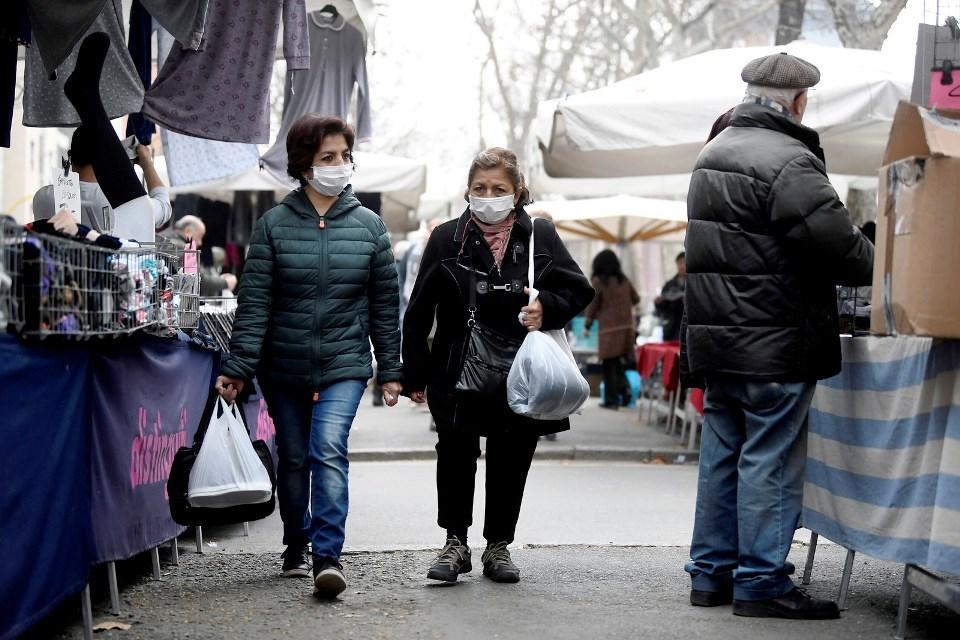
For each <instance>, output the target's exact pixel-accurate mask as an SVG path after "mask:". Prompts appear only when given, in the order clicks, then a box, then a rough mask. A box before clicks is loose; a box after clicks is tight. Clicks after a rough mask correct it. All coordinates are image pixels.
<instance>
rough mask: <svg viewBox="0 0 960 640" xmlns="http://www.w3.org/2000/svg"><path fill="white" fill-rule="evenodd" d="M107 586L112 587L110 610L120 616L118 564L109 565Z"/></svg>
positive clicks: (110, 563)
mask: <svg viewBox="0 0 960 640" xmlns="http://www.w3.org/2000/svg"><path fill="white" fill-rule="evenodd" d="M107 584H108V585H109V586H110V609H111V610H112V611H113V615H115V616H118V615H120V588H119V587H118V586H117V563H116V562H108V563H107Z"/></svg>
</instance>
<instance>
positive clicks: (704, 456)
mask: <svg viewBox="0 0 960 640" xmlns="http://www.w3.org/2000/svg"><path fill="white" fill-rule="evenodd" d="M742 78H743V80H744V81H745V82H746V83H747V95H746V98H745V99H744V101H743V103H742V104H741V105H739V106H738V107H737V108H736V110H735V111H734V113H733V117H732V120H731V123H730V127H729V128H727V129H726V130H725V131H724V132H723V133H721V134H720V135H719V136H717V137H716V138H715V139H714V140H713V141H712V142H710V143H709V144H707V146H706V147H704V149H703V151H702V152H701V154H700V157H699V159H698V160H697V165H696V168H695V170H694V172H693V176H692V179H691V182H690V190H689V195H688V200H687V203H688V204H687V210H688V214H689V219H690V225H689V228H688V232H687V242H686V250H687V267H688V275H687V290H686V310H687V330H686V334H685V335H684V336H682V337H683V339H684V340H685V342H686V345H685V346H686V350H687V356H688V363H687V364H689V368H690V373H691V374H692V375H694V376H698V377H701V378H703V379H705V380H706V406H705V416H706V418H705V421H704V428H703V438H702V443H701V454H700V481H699V490H698V494H697V511H696V524H695V527H694V534H693V542H692V544H691V548H690V556H691V560H690V562H689V563H688V564H687V567H686V569H687V571H688V572H689V573H690V575H691V578H692V591H691V594H690V601H691V603H692V604H694V605H700V606H716V605H723V604H729V603H730V602H731V601H732V602H733V613H734V614H737V615H744V616H765V617H766V616H769V617H783V618H794V619H825V618H836V617H838V616H839V611H838V610H837V606H836V604H835V603H833V602H829V601H825V600H816V599H813V598H811V597H810V596H808V595H807V594H806V593H804V592H803V591H800V590H798V589H797V588H796V587H795V586H794V584H793V582H792V581H791V579H790V578H789V575H790V574H791V573H792V572H793V566H792V565H791V564H790V563H789V562H787V561H786V558H787V553H788V552H789V550H790V544H791V541H792V540H793V534H794V530H795V529H796V526H797V522H798V519H799V516H800V509H801V501H802V490H803V469H804V460H805V443H806V417H807V411H808V409H809V407H810V402H811V399H812V396H813V391H814V386H815V384H816V381H817V380H819V379H822V378H827V377H830V376H832V375H834V374H836V373H837V372H839V370H840V343H839V337H838V334H839V331H838V323H837V307H836V290H835V286H836V285H837V284H848V285H862V284H867V283H869V282H870V278H871V272H872V265H873V245H872V244H871V243H870V242H869V241H868V240H867V239H866V238H864V237H863V236H862V235H861V234H860V233H859V232H858V231H857V229H856V228H855V227H854V226H853V225H852V224H851V222H850V218H849V215H848V213H847V211H846V209H845V208H844V206H843V204H842V203H841V202H840V199H839V197H838V196H837V194H836V192H835V191H834V189H833V187H832V186H831V185H830V182H829V180H828V179H827V173H826V168H825V165H824V156H823V151H822V149H821V148H820V144H819V137H818V135H817V133H816V132H815V131H814V130H813V129H810V128H808V127H805V126H803V125H802V124H800V121H801V119H802V118H803V114H804V110H805V109H806V105H807V89H808V88H810V87H812V86H813V85H815V84H816V83H817V82H818V81H819V79H820V72H819V70H818V69H817V68H816V67H814V66H813V65H812V64H810V63H808V62H806V61H804V60H801V59H800V58H796V57H793V56H790V55H787V54H776V55H771V56H766V57H764V58H759V59H757V60H754V61H752V62H750V63H749V64H748V65H747V66H746V67H744V69H743V73H742Z"/></svg>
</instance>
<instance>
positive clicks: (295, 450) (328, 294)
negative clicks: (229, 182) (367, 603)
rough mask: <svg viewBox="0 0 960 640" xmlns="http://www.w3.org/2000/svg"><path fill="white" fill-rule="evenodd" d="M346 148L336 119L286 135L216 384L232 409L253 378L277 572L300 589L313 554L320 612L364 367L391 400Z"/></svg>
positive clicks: (335, 583) (392, 351) (385, 264)
mask: <svg viewBox="0 0 960 640" xmlns="http://www.w3.org/2000/svg"><path fill="white" fill-rule="evenodd" d="M354 140H355V135H354V132H353V129H352V128H351V127H350V126H349V125H347V123H346V122H344V121H343V120H341V119H340V118H334V117H324V116H321V115H318V114H308V115H305V116H303V117H301V118H300V119H298V120H297V121H296V122H294V123H293V125H292V126H291V128H290V132H289V133H288V134H287V173H288V174H289V175H290V177H292V178H293V179H294V180H297V181H299V182H300V185H301V186H300V187H299V188H298V189H296V190H294V191H292V192H291V193H290V194H289V195H288V196H287V197H286V198H284V199H283V202H282V203H281V204H280V205H278V206H277V207H274V208H273V209H271V210H270V211H268V212H267V213H265V214H264V215H263V217H262V218H260V220H258V221H257V224H256V227H255V229H254V232H253V236H252V238H251V241H250V250H249V253H248V255H247V262H246V265H245V266H244V270H243V275H242V277H241V279H240V286H239V298H238V306H237V312H236V320H235V321H234V325H233V336H232V338H231V340H230V354H229V355H228V356H226V358H225V360H224V363H223V366H222V368H221V371H220V377H219V378H217V383H216V389H217V391H218V392H219V393H220V394H221V395H222V396H223V397H224V398H226V399H227V400H228V401H230V402H232V401H233V400H234V399H235V398H236V397H237V394H238V393H239V392H240V391H242V390H243V389H244V388H245V387H248V386H249V385H250V384H251V380H252V379H253V377H254V376H256V377H257V381H258V382H259V384H260V387H261V390H262V391H263V396H264V399H265V400H266V402H267V407H268V409H269V412H270V416H271V417H272V418H273V421H274V423H275V424H276V429H277V435H276V442H277V456H278V457H279V465H278V468H277V497H278V499H279V502H280V517H281V519H282V520H283V544H285V545H286V550H285V551H284V552H283V554H282V556H281V557H282V559H283V564H282V569H281V570H282V572H283V575H285V576H288V577H308V576H309V575H310V571H311V567H310V562H309V561H308V552H312V555H313V568H312V571H313V578H314V580H313V584H314V595H315V596H316V597H318V598H323V599H330V598H335V597H336V596H337V595H339V594H340V593H341V592H342V591H343V590H344V589H345V588H346V586H347V583H346V579H345V577H344V574H343V566H342V564H341V563H340V556H341V552H342V550H343V542H344V535H345V526H346V520H347V510H348V501H349V500H348V498H349V491H348V486H347V475H348V469H349V462H348V458H347V438H348V436H349V434H350V427H351V426H352V424H353V420H354V418H355V417H356V413H357V407H358V406H359V404H360V399H361V397H362V395H363V392H364V390H365V389H366V387H367V381H368V380H369V379H370V377H371V375H372V373H373V371H372V360H373V357H374V356H375V357H376V361H377V381H378V382H379V383H380V385H381V386H382V388H383V396H384V401H385V402H386V404H387V405H389V406H394V405H395V404H396V403H397V400H398V398H399V396H400V391H401V385H400V378H401V367H400V325H399V309H400V295H399V285H398V282H397V268H396V266H395V264H394V256H393V251H392V249H391V247H390V233H389V231H387V228H386V226H385V225H384V223H383V220H381V219H380V217H379V216H378V215H377V214H375V213H374V212H372V211H370V210H369V209H365V208H364V207H362V206H361V205H360V202H359V200H357V198H356V196H355V195H354V193H353V188H352V187H351V186H350V178H351V176H352V175H353V145H354ZM371 343H372V345H373V356H372V355H371V350H370V345H371Z"/></svg>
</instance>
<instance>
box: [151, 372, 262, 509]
mask: <svg viewBox="0 0 960 640" xmlns="http://www.w3.org/2000/svg"><path fill="white" fill-rule="evenodd" d="M216 409H217V392H216V391H214V390H213V389H211V390H210V395H209V396H208V397H207V406H206V407H205V408H204V410H203V415H202V416H201V417H200V426H199V427H198V428H197V434H196V435H195V436H194V437H193V444H192V445H191V446H189V447H180V449H179V450H177V453H176V455H175V456H174V457H173V465H172V466H171V467H170V477H169V478H168V479H167V495H168V496H169V499H170V516H171V517H172V518H173V521H174V522H176V523H178V524H182V525H185V526H219V525H225V524H237V523H240V522H253V521H255V520H263V519H264V518H266V517H268V516H269V515H270V514H272V513H273V510H274V509H275V508H276V502H277V474H276V472H275V471H274V468H273V455H271V453H270V447H268V446H267V443H266V442H264V441H263V440H254V441H253V449H254V451H256V452H257V457H259V458H260V462H262V463H263V466H264V467H266V469H267V473H268V474H269V475H270V484H271V486H272V487H273V493H272V495H271V496H270V499H269V500H268V501H266V502H260V503H256V504H240V505H236V506H234V507H223V508H219V509H218V508H214V507H194V506H193V505H191V504H190V499H189V498H188V497H187V488H188V486H189V484H190V471H191V470H192V469H193V465H194V463H196V461H197V454H199V453H200V445H202V444H203V437H204V436H205V435H206V433H207V424H208V423H209V422H210V418H211V416H212V415H213V412H214V411H216ZM237 413H238V414H239V415H240V419H241V420H242V421H243V424H244V426H247V418H246V416H245V415H244V413H243V411H238V412H237ZM247 429H248V431H249V427H247Z"/></svg>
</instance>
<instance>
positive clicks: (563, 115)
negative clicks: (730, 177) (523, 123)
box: [535, 42, 912, 193]
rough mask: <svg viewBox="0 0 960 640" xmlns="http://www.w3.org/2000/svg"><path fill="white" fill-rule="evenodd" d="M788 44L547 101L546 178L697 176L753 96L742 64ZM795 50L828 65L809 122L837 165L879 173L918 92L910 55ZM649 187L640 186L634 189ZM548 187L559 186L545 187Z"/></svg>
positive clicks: (678, 65)
mask: <svg viewBox="0 0 960 640" xmlns="http://www.w3.org/2000/svg"><path fill="white" fill-rule="evenodd" d="M781 50H783V47H746V48H740V49H718V50H714V51H709V52H706V53H703V54H699V55H695V56H691V57H689V58H684V59H682V60H678V61H676V62H672V63H669V64H666V65H664V66H662V67H659V68H657V69H653V70H651V71H647V72H645V73H642V74H640V75H637V76H634V77H632V78H627V79H626V80H623V81H621V82H617V83H615V84H612V85H610V86H608V87H604V88H602V89H598V90H596V91H590V92H587V93H582V94H578V95H573V96H569V97H567V98H564V99H562V100H553V101H548V102H544V103H541V105H540V107H539V111H538V116H537V120H536V122H535V128H536V130H537V132H538V134H537V137H538V140H537V144H538V147H539V151H540V153H541V154H542V171H543V173H544V175H545V176H546V177H548V178H554V179H557V178H560V179H562V178H589V179H601V180H603V181H609V180H611V179H615V178H626V177H630V178H634V177H643V176H667V175H683V174H687V175H689V173H690V172H691V171H692V169H693V166H694V163H695V161H696V158H697V154H698V153H699V152H700V149H701V148H702V147H703V144H704V141H705V139H706V137H707V134H708V132H709V131H710V126H711V125H712V124H713V122H714V120H715V119H716V118H717V117H718V116H719V115H720V114H721V113H723V112H725V111H726V110H728V109H730V108H731V107H733V106H736V105H737V104H739V103H740V102H741V100H742V99H743V94H744V89H745V85H744V84H743V82H742V81H741V80H740V70H741V69H742V68H743V66H744V65H745V64H746V63H747V62H749V61H750V60H752V59H754V58H758V57H760V56H764V55H768V54H771V53H775V52H778V51H781ZM786 50H787V51H788V52H790V53H792V54H794V55H797V56H800V57H801V58H804V59H806V60H809V61H810V62H812V63H813V64H815V65H817V66H818V67H819V68H820V70H821V73H822V81H821V82H820V84H819V85H817V87H816V88H815V90H814V91H811V92H810V97H809V104H808V107H807V112H806V115H805V117H804V124H805V125H808V126H810V127H813V128H814V129H816V130H817V131H819V132H820V137H821V142H822V144H823V146H824V149H825V152H826V156H827V169H828V170H829V171H830V172H831V173H838V174H848V175H853V176H857V175H870V176H875V175H876V172H877V169H878V168H879V166H880V161H881V157H882V155H883V150H884V147H885V145H886V141H887V135H888V133H889V131H890V123H891V122H892V120H893V114H894V112H895V110H896V107H897V103H898V102H899V101H900V100H908V99H909V96H910V84H911V75H912V65H910V64H909V63H910V61H909V60H908V61H906V62H904V61H902V60H897V59H895V58H892V57H891V56H888V55H885V54H882V53H880V52H879V51H864V50H860V49H843V48H837V47H824V46H820V45H815V44H811V43H807V42H795V43H793V44H791V45H789V46H788V47H786ZM595 186H597V187H598V188H600V187H599V185H595ZM609 186H613V185H609ZM654 186H655V185H654ZM640 189H641V187H640V186H639V185H631V187H630V189H629V190H630V192H638V191H639V190H640ZM538 190H540V191H541V192H545V193H549V192H550V189H549V188H548V187H547V186H544V185H538ZM557 191H559V190H557V189H555V191H554V192H557ZM621 192H622V191H621ZM608 193H609V192H608ZM613 193H616V192H613Z"/></svg>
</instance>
